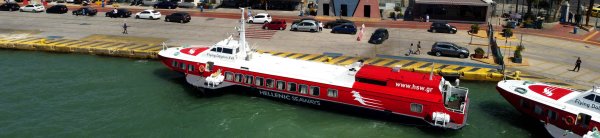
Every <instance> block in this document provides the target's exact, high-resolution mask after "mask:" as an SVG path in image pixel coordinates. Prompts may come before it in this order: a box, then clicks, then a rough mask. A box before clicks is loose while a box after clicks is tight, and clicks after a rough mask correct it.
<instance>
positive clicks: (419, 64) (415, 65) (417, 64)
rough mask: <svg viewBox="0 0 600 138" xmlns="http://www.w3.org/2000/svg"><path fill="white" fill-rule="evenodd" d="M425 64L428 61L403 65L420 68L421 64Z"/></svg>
mask: <svg viewBox="0 0 600 138" xmlns="http://www.w3.org/2000/svg"><path fill="white" fill-rule="evenodd" d="M425 64H427V62H419V61H416V63H413V64H410V65H407V66H402V67H403V68H419V67H420V66H423V65H425Z"/></svg>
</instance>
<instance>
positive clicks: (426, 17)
mask: <svg viewBox="0 0 600 138" xmlns="http://www.w3.org/2000/svg"><path fill="white" fill-rule="evenodd" d="M425 22H429V14H425Z"/></svg>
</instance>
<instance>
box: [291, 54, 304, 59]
mask: <svg viewBox="0 0 600 138" xmlns="http://www.w3.org/2000/svg"><path fill="white" fill-rule="evenodd" d="M303 55H306V54H301V53H296V54H294V55H292V56H289V57H287V58H291V59H296V58H297V57H300V56H303Z"/></svg>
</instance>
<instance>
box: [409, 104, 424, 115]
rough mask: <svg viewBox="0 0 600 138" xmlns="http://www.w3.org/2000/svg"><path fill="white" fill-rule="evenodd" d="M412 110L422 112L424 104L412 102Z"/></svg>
mask: <svg viewBox="0 0 600 138" xmlns="http://www.w3.org/2000/svg"><path fill="white" fill-rule="evenodd" d="M410 111H411V112H415V113H421V112H423V105H422V104H418V103H411V104H410Z"/></svg>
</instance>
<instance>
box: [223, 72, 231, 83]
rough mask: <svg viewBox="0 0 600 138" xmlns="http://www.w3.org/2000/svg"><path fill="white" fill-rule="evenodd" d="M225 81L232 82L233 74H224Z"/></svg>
mask: <svg viewBox="0 0 600 138" xmlns="http://www.w3.org/2000/svg"><path fill="white" fill-rule="evenodd" d="M225 80H228V81H232V80H233V73H231V72H225Z"/></svg>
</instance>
